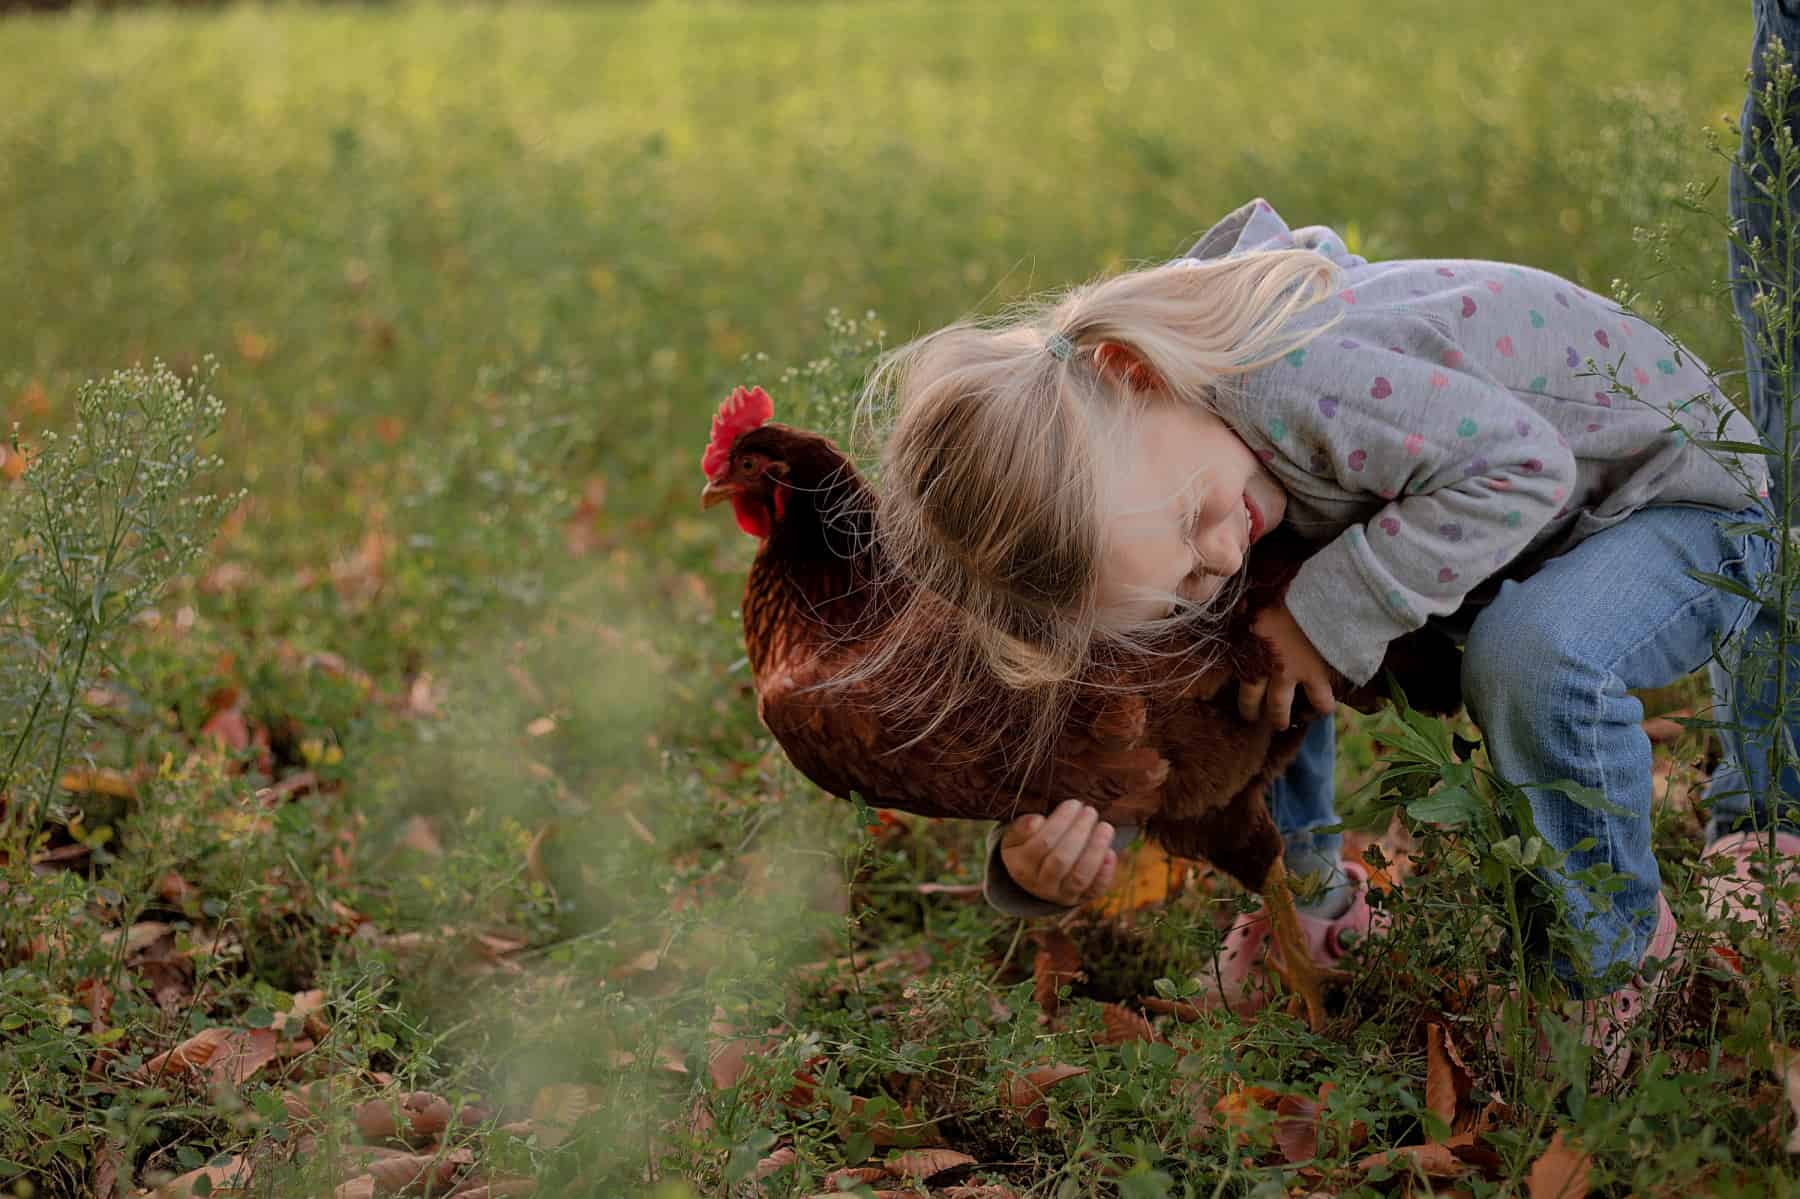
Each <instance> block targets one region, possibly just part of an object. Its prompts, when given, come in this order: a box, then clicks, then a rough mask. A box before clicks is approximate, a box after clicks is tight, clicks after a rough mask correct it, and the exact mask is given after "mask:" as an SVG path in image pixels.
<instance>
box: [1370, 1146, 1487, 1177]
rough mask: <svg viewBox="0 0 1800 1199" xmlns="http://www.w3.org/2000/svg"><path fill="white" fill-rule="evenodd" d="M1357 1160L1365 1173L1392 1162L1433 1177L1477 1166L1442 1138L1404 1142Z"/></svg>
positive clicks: (1396, 1166)
mask: <svg viewBox="0 0 1800 1199" xmlns="http://www.w3.org/2000/svg"><path fill="white" fill-rule="evenodd" d="M1356 1164H1357V1167H1358V1168H1359V1169H1361V1170H1362V1171H1363V1173H1365V1174H1366V1173H1368V1172H1369V1171H1370V1170H1373V1169H1375V1168H1377V1167H1378V1166H1390V1167H1392V1168H1394V1169H1397V1170H1405V1169H1409V1168H1410V1169H1414V1170H1417V1171H1418V1172H1419V1173H1421V1174H1423V1175H1424V1176H1425V1177H1427V1178H1431V1179H1445V1178H1461V1177H1462V1176H1463V1175H1465V1174H1469V1173H1472V1172H1473V1170H1474V1167H1472V1166H1470V1165H1468V1164H1467V1163H1465V1162H1464V1161H1462V1160H1461V1159H1460V1158H1458V1157H1457V1156H1456V1152H1455V1150H1453V1149H1451V1148H1450V1146H1448V1145H1446V1144H1443V1143H1442V1142H1440V1141H1433V1142H1431V1143H1430V1144H1426V1145H1402V1146H1401V1147H1400V1148H1398V1149H1388V1150H1385V1151H1383V1152H1381V1153H1372V1154H1370V1155H1369V1156H1368V1157H1365V1158H1363V1159H1362V1160H1361V1161H1360V1162H1358V1163H1356Z"/></svg>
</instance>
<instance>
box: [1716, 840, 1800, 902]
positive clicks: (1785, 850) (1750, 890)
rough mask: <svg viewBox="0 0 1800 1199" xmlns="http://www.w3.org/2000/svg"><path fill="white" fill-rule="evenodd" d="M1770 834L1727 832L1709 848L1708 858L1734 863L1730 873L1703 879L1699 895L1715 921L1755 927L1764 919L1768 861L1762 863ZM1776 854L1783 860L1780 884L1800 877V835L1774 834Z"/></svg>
mask: <svg viewBox="0 0 1800 1199" xmlns="http://www.w3.org/2000/svg"><path fill="white" fill-rule="evenodd" d="M1768 845H1769V837H1768V834H1767V833H1755V832H1750V833H1727V834H1726V835H1725V836H1723V837H1720V838H1719V839H1718V840H1717V841H1714V842H1713V843H1712V844H1711V845H1709V846H1707V847H1706V854H1705V857H1707V858H1709V859H1710V858H1724V859H1726V860H1728V861H1730V863H1731V873H1729V874H1725V875H1721V876H1720V877H1718V878H1708V879H1702V880H1701V883H1700V893H1701V895H1702V896H1704V897H1705V899H1706V914H1707V915H1708V916H1711V917H1712V918H1713V919H1714V920H1730V921H1736V922H1737V923H1740V924H1754V923H1756V922H1758V921H1759V920H1761V919H1762V898H1763V886H1764V879H1765V877H1766V871H1765V862H1763V861H1759V860H1758V859H1759V858H1760V857H1761V855H1762V854H1763V852H1764V851H1765V850H1766V849H1767V848H1768ZM1775 852H1776V853H1777V854H1778V855H1780V856H1781V857H1782V858H1783V859H1786V860H1784V861H1783V862H1782V864H1781V870H1780V874H1781V877H1780V881H1781V882H1783V883H1791V882H1793V881H1794V880H1795V879H1796V878H1800V836H1796V835H1795V834H1793V833H1776V834H1775Z"/></svg>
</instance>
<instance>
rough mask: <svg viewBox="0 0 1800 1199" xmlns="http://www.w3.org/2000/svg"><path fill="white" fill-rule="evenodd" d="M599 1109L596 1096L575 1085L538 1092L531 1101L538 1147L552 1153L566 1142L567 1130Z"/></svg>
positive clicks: (549, 1088) (569, 1084)
mask: <svg viewBox="0 0 1800 1199" xmlns="http://www.w3.org/2000/svg"><path fill="white" fill-rule="evenodd" d="M599 1107H600V1099H599V1092H598V1091H596V1090H595V1089H594V1088H593V1087H585V1086H582V1085H580V1084H578V1083H552V1084H550V1085H549V1086H546V1087H542V1088H540V1089H539V1090H538V1093H537V1096H536V1098H534V1099H533V1100H532V1101H531V1119H532V1122H533V1124H534V1125H536V1127H537V1134H538V1143H539V1144H540V1145H542V1146H544V1148H546V1149H554V1148H556V1147H557V1146H558V1145H560V1144H562V1143H563V1141H565V1140H567V1139H568V1136H569V1130H570V1129H571V1128H573V1127H575V1125H576V1124H578V1123H580V1122H581V1119H582V1117H584V1116H586V1115H587V1114H588V1113H590V1112H593V1111H597V1110H598V1109H599Z"/></svg>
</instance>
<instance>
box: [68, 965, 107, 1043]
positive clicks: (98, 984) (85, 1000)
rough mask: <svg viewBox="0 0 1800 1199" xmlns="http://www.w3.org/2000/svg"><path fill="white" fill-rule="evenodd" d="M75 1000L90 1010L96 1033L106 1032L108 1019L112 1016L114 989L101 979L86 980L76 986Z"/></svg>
mask: <svg viewBox="0 0 1800 1199" xmlns="http://www.w3.org/2000/svg"><path fill="white" fill-rule="evenodd" d="M75 998H77V999H79V1000H80V1001H81V1006H82V1007H84V1008H86V1009H87V1010H88V1016H89V1017H90V1019H91V1023H92V1025H93V1029H94V1031H95V1032H104V1031H105V1030H106V1021H107V1018H108V1017H110V1016H111V1015H112V1005H113V993H112V988H111V987H109V986H107V985H106V984H105V983H104V982H102V981H101V980H100V979H97V978H84V979H82V980H81V981H80V982H78V983H76V984H75Z"/></svg>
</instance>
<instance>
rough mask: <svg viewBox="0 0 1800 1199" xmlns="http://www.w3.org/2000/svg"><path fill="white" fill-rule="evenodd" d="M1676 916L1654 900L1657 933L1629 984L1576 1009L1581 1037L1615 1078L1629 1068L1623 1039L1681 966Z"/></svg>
mask: <svg viewBox="0 0 1800 1199" xmlns="http://www.w3.org/2000/svg"><path fill="white" fill-rule="evenodd" d="M1677 931H1678V930H1677V929H1676V927H1675V913H1674V912H1672V911H1670V910H1669V901H1668V900H1667V899H1664V898H1663V897H1662V896H1661V895H1658V896H1657V897H1656V930H1655V931H1654V932H1652V933H1651V934H1650V944H1649V945H1648V946H1646V947H1645V949H1644V956H1643V958H1641V959H1640V960H1639V962H1638V972H1637V974H1636V975H1635V976H1634V977H1633V978H1632V980H1631V981H1630V982H1628V983H1626V984H1625V985H1624V986H1622V987H1620V988H1619V989H1618V990H1617V991H1614V992H1612V994H1610V995H1602V996H1600V997H1599V998H1597V999H1589V1000H1586V1001H1584V1002H1582V1003H1581V1004H1580V1005H1579V1008H1578V1011H1579V1015H1580V1019H1581V1035H1582V1039H1583V1040H1585V1041H1586V1042H1587V1043H1588V1044H1589V1045H1592V1046H1593V1047H1594V1054H1595V1059H1596V1060H1597V1061H1599V1062H1600V1064H1601V1065H1603V1066H1605V1067H1606V1069H1607V1071H1608V1072H1609V1073H1610V1074H1611V1075H1612V1076H1613V1077H1614V1078H1618V1077H1620V1076H1621V1075H1623V1074H1624V1072H1625V1067H1626V1066H1628V1065H1630V1064H1631V1046H1630V1045H1629V1044H1628V1043H1627V1042H1626V1040H1625V1036H1626V1034H1627V1033H1629V1032H1630V1031H1631V1028H1632V1026H1633V1025H1634V1024H1636V1023H1637V1022H1638V1021H1639V1020H1641V1019H1643V1017H1644V1013H1645V1012H1648V1011H1649V1010H1650V1009H1651V1008H1652V1007H1654V1006H1655V1005H1656V1000H1657V997H1658V996H1659V995H1661V994H1662V990H1663V987H1664V986H1666V985H1667V984H1668V982H1669V980H1670V979H1672V978H1674V977H1675V974H1676V971H1677V968H1678V967H1679V966H1680V965H1681V952H1680V950H1679V948H1678V947H1677V945H1676V943H1675V934H1676V932H1677Z"/></svg>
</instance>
